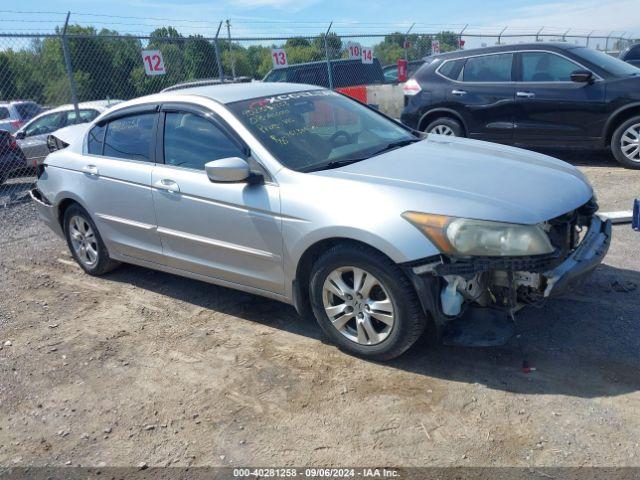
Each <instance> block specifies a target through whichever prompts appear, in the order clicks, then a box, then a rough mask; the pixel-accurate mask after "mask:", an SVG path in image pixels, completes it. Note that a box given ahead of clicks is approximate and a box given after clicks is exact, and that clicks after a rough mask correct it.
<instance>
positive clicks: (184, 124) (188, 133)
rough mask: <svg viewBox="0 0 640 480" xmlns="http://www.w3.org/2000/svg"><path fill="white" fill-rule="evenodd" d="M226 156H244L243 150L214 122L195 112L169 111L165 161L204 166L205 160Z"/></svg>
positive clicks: (165, 133) (191, 166)
mask: <svg viewBox="0 0 640 480" xmlns="http://www.w3.org/2000/svg"><path fill="white" fill-rule="evenodd" d="M226 157H244V153H243V152H242V150H241V149H240V147H238V145H237V144H236V143H235V142H234V141H233V140H231V139H230V138H229V137H228V136H227V135H226V134H225V133H224V132H223V131H222V130H220V128H218V126H217V125H215V124H214V123H213V122H211V121H209V120H207V119H206V118H203V117H200V116H198V115H195V114H193V113H182V112H180V113H167V114H166V117H165V123H164V163H165V164H166V165H174V166H176V167H185V168H193V169H196V170H204V165H205V164H206V163H208V162H210V161H212V160H218V159H220V158H226Z"/></svg>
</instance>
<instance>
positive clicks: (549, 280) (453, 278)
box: [405, 215, 611, 324]
mask: <svg viewBox="0 0 640 480" xmlns="http://www.w3.org/2000/svg"><path fill="white" fill-rule="evenodd" d="M588 222H589V223H588V229H587V232H586V234H585V235H584V237H583V238H582V241H581V242H580V243H579V244H578V245H577V246H576V247H575V248H574V249H572V250H570V251H568V252H564V253H561V252H560V251H556V252H554V253H551V254H548V255H536V256H530V257H470V258H456V259H451V258H446V257H443V256H437V257H432V258H430V259H424V260H422V261H421V262H412V263H411V264H406V265H405V271H406V272H407V274H408V276H409V277H410V278H411V279H412V281H413V284H414V286H415V288H416V291H417V292H418V296H419V297H420V300H421V302H422V305H423V308H424V309H425V311H426V312H427V313H429V314H430V315H432V316H434V317H435V319H436V322H437V323H441V324H442V323H446V321H447V320H449V319H451V318H453V317H455V316H456V315H457V314H458V313H459V312H460V308H461V307H462V306H463V305H464V304H465V303H466V304H472V305H473V306H477V307H492V308H496V307H497V308H504V309H510V308H520V307H522V306H524V305H526V304H530V303H536V302H538V301H540V300H544V299H546V298H549V297H554V296H558V295H560V294H562V293H564V292H565V291H566V290H567V289H568V288H569V287H570V286H571V285H574V284H575V283H577V282H578V281H579V280H581V279H582V278H584V277H585V276H586V275H588V274H589V273H590V272H591V271H592V270H593V269H594V268H596V267H597V266H598V265H599V264H600V263H601V262H602V260H603V258H604V256H605V255H606V254H607V251H608V250H609V245H610V243H611V222H610V221H609V220H607V221H603V220H602V219H600V218H599V217H597V216H595V215H594V216H592V217H591V219H590V221H588ZM585 226H587V225H585ZM451 295H455V296H456V297H457V298H456V299H455V300H456V301H452V298H451ZM451 305H454V308H453V309H452V307H451Z"/></svg>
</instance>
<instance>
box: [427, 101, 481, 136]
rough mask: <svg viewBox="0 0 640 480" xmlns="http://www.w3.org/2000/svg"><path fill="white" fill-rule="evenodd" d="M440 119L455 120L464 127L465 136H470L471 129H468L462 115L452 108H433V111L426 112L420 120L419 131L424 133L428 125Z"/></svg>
mask: <svg viewBox="0 0 640 480" xmlns="http://www.w3.org/2000/svg"><path fill="white" fill-rule="evenodd" d="M440 117H448V118H452V119H454V120H457V121H458V122H460V124H461V125H462V128H463V129H464V133H465V136H468V135H469V129H468V128H467V124H466V122H465V121H464V119H463V118H462V115H460V114H459V113H458V112H456V111H455V110H453V109H451V108H444V107H439V108H432V109H431V110H428V111H427V112H425V113H424V114H423V115H422V116H421V117H420V120H419V121H418V130H420V131H421V132H423V131H424V129H425V128H426V127H427V125H428V124H429V123H430V122H431V121H432V120H434V119H436V118H440Z"/></svg>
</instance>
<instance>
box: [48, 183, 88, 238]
mask: <svg viewBox="0 0 640 480" xmlns="http://www.w3.org/2000/svg"><path fill="white" fill-rule="evenodd" d="M73 204H77V205H80V206H81V207H82V208H84V209H85V210H87V208H86V207H85V206H84V204H83V202H82V200H80V199H79V198H78V197H77V196H76V195H75V194H73V193H71V192H62V193H60V194H59V195H58V199H56V202H55V205H56V219H57V220H58V224H59V225H60V228H62V231H63V232H64V214H65V212H66V211H67V209H68V208H69V207H70V206H71V205H73Z"/></svg>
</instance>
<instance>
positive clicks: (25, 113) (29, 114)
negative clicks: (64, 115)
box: [15, 103, 42, 120]
mask: <svg viewBox="0 0 640 480" xmlns="http://www.w3.org/2000/svg"><path fill="white" fill-rule="evenodd" d="M15 107H16V110H17V111H18V114H19V115H20V118H22V119H23V120H29V119H30V118H33V117H35V116H36V115H38V114H39V113H40V112H41V111H42V108H41V107H40V105H37V104H35V103H16V104H15Z"/></svg>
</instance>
